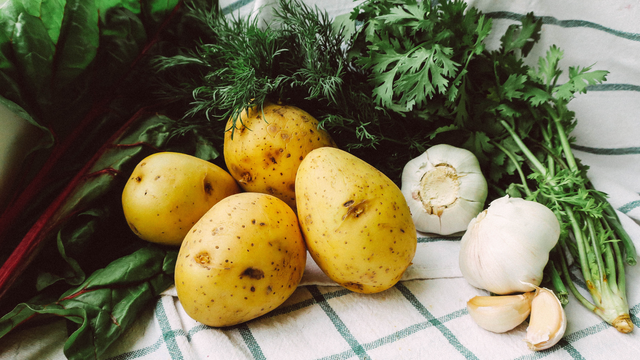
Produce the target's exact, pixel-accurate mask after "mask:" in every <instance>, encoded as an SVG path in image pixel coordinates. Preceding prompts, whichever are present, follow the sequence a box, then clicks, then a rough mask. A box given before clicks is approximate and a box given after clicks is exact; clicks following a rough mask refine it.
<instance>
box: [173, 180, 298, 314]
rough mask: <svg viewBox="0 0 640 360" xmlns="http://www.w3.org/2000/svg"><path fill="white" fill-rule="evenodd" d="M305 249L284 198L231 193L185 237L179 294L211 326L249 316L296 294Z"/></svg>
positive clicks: (189, 311)
mask: <svg viewBox="0 0 640 360" xmlns="http://www.w3.org/2000/svg"><path fill="white" fill-rule="evenodd" d="M306 252H307V250H306V247H305V244H304V239H303V238H302V233H301V232H300V226H299V224H298V218H297V217H296V214H295V213H294V212H293V210H292V209H291V208H290V207H289V206H288V205H287V204H286V203H284V202H283V201H282V200H280V199H278V198H276V197H275V196H272V195H268V194H262V193H252V192H246V193H241V194H237V195H233V196H230V197H228V198H226V199H223V200H222V201H220V202H219V203H218V204H216V205H215V206H214V207H212V208H211V210H209V211H208V212H207V213H206V214H205V215H204V216H203V217H202V218H201V219H200V221H198V222H197V223H196V225H195V226H194V227H193V229H191V231H190V232H189V234H187V236H186V237H185V239H184V242H183V243H182V246H181V247H180V252H179V254H178V259H177V262H176V270H175V284H176V290H177V292H178V298H179V299H180V302H181V303H182V305H183V306H184V310H185V311H186V313H187V314H188V315H189V316H191V317H192V318H193V319H195V320H197V321H199V322H201V323H203V324H206V325H209V326H214V327H223V326H230V325H235V324H239V323H242V322H245V321H249V320H251V319H254V318H256V317H258V316H261V315H264V314H266V313H267V312H269V311H271V310H273V309H275V308H276V307H278V306H279V305H281V304H282V303H283V302H284V301H285V300H286V299H287V298H289V296H291V294H292V293H293V291H294V290H295V289H296V287H297V286H298V284H299V283H300V280H301V279H302V273H303V272H304V268H305V265H306V260H307V258H306Z"/></svg>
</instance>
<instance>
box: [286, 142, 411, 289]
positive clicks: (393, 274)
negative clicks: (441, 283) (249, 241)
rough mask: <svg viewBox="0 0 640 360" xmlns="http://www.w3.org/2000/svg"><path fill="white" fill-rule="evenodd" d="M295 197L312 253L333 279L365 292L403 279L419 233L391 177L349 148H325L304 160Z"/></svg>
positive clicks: (315, 151)
mask: <svg viewBox="0 0 640 360" xmlns="http://www.w3.org/2000/svg"><path fill="white" fill-rule="evenodd" d="M296 196H297V203H298V218H299V220H300V227H301V229H302V232H303V234H304V237H305V241H306V243H307V247H308V249H309V253H310V254H311V256H312V257H313V259H314V260H315V261H316V263H317V264H318V266H319V267H320V268H321V269H322V270H323V271H324V273H325V274H326V275H327V276H328V277H329V278H331V279H332V280H333V281H335V282H337V283H338V284H340V285H342V286H344V287H345V288H347V289H349V290H352V291H355V292H361V293H376V292H380V291H383V290H386V289H388V288H390V287H392V286H393V285H395V284H396V283H397V282H398V280H400V278H401V277H402V274H403V273H404V272H405V270H406V269H407V267H408V266H409V265H410V264H411V261H412V260H413V256H414V255H415V252H416V246H417V233H416V229H415V226H414V224H413V221H412V220H411V213H410V212H409V207H408V206H407V203H406V200H405V199H404V196H403V195H402V192H401V191H400V189H399V188H398V186H397V185H396V184H394V183H393V182H392V181H391V180H390V179H389V178H388V177H387V176H385V175H384V174H383V173H381V172H380V171H378V170H377V169H375V168H374V167H373V166H371V165H369V164H367V163H366V162H364V161H362V160H361V159H359V158H357V157H355V156H353V155H351V154H349V153H347V152H346V151H342V150H339V149H335V148H320V149H316V150H313V151H311V152H310V153H309V154H308V155H307V156H306V157H305V159H304V160H303V161H302V163H301V164H300V168H299V169H298V175H297V178H296Z"/></svg>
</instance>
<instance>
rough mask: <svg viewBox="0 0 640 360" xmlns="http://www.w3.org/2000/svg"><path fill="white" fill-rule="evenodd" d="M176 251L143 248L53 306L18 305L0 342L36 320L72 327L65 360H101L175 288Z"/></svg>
mask: <svg viewBox="0 0 640 360" xmlns="http://www.w3.org/2000/svg"><path fill="white" fill-rule="evenodd" d="M176 257H177V250H163V249H160V248H158V247H153V246H149V247H143V248H141V249H139V250H137V251H135V252H133V253H132V254H130V255H126V256H123V257H121V258H119V259H117V260H115V261H113V262H112V263H110V264H109V265H108V266H107V267H105V268H104V269H100V270H97V271H95V272H94V273H93V274H92V275H91V276H90V277H89V278H88V279H87V280H86V281H85V282H83V283H82V284H80V286H78V287H77V288H74V289H71V290H69V291H67V292H65V293H64V294H62V296H61V297H60V298H59V299H58V300H56V301H55V302H52V303H30V304H28V303H22V304H20V305H18V306H17V307H16V308H15V309H14V310H13V311H11V312H10V313H8V314H6V315H5V316H3V317H2V318H1V319H0V337H1V336H4V335H5V334H7V333H8V332H9V331H11V330H12V329H13V328H15V327H16V326H18V325H19V324H21V323H23V322H25V321H27V320H29V319H31V318H33V317H34V316H44V315H53V316H58V317H63V318H65V319H67V320H69V321H70V322H71V323H73V324H74V325H75V326H74V329H73V332H72V334H71V336H70V337H69V339H68V340H67V342H66V343H65V346H64V353H65V355H66V356H67V358H68V359H92V358H99V357H100V356H101V355H102V354H103V353H104V352H105V350H106V349H107V348H108V347H109V345H111V344H112V343H113V342H114V341H115V340H116V339H117V338H118V337H119V336H120V335H121V334H122V333H123V332H124V331H125V330H126V329H127V328H128V327H129V326H130V325H131V324H132V323H133V321H134V320H135V319H136V315H138V314H139V313H140V311H141V310H143V308H144V307H145V306H147V305H148V304H149V301H151V300H152V299H154V298H155V297H156V296H158V295H159V294H160V293H161V292H162V291H164V290H165V289H166V288H167V287H168V286H170V285H171V284H172V283H173V271H174V267H175V261H176Z"/></svg>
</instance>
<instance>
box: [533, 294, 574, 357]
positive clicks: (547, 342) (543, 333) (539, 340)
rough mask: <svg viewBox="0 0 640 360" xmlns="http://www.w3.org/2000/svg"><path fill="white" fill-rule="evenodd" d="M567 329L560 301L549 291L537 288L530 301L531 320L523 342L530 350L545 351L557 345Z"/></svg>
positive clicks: (565, 317)
mask: <svg viewBox="0 0 640 360" xmlns="http://www.w3.org/2000/svg"><path fill="white" fill-rule="evenodd" d="M566 329H567V316H566V314H565V312H564V308H563V307H562V304H561V303H560V300H558V298H557V297H556V295H555V294H554V293H553V292H552V291H551V290H549V289H546V288H538V289H537V290H536V295H535V296H534V298H533V300H532V301H531V318H530V319H529V327H527V336H526V338H525V341H526V343H527V345H528V346H529V348H530V349H531V350H535V351H540V350H545V349H548V348H550V347H552V346H553V345H555V344H557V343H558V341H560V339H562V336H564V332H565V330H566Z"/></svg>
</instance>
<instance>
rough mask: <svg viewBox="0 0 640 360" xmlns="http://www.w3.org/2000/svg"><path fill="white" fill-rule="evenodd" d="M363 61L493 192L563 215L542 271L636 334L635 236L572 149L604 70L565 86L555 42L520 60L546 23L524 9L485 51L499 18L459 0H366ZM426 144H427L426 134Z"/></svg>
mask: <svg viewBox="0 0 640 360" xmlns="http://www.w3.org/2000/svg"><path fill="white" fill-rule="evenodd" d="M352 19H353V20H354V21H361V22H362V26H361V27H360V28H359V30H358V32H357V33H356V35H355V37H354V38H355V42H354V49H355V50H356V51H357V52H358V53H359V54H360V58H359V59H358V60H357V61H356V62H357V63H358V64H359V65H361V66H362V67H363V68H365V69H367V70H368V71H369V78H368V79H369V80H368V81H369V84H370V85H371V86H372V87H373V92H372V94H373V99H374V101H375V102H376V104H377V105H378V106H379V107H381V108H383V109H385V110H386V111H388V112H390V113H396V114H400V115H401V116H402V117H403V118H404V119H405V120H403V121H405V122H411V121H413V123H417V121H418V120H419V119H422V120H423V122H422V124H420V125H419V126H420V127H422V128H423V129H428V131H429V136H428V137H427V139H428V140H429V141H430V142H431V143H432V144H434V143H439V142H444V143H450V144H454V145H458V146H462V147H464V148H467V149H469V150H471V151H473V152H474V153H475V154H476V156H477V157H478V159H479V160H480V161H481V164H482V167H483V171H484V173H485V175H486V176H487V177H488V180H489V183H490V185H491V186H492V192H493V197H494V198H495V197H497V196H503V195H505V194H509V195H511V196H516V197H524V198H526V199H528V200H532V201H537V202H540V203H542V204H544V205H546V206H547V207H549V208H550V209H551V210H553V211H554V213H555V214H556V216H557V218H558V220H559V222H560V224H561V226H562V233H561V236H560V241H559V243H558V245H557V246H556V248H555V249H554V250H553V252H552V254H551V260H550V261H549V263H548V266H547V269H546V274H547V276H546V280H547V281H549V282H551V283H553V286H554V287H555V290H556V294H557V295H558V296H559V298H560V299H561V300H562V301H563V302H564V303H566V301H568V293H567V290H566V287H569V288H570V290H571V292H572V293H573V295H574V296H575V297H576V298H577V299H578V300H579V301H580V302H581V303H582V304H583V305H584V306H586V307H587V308H589V309H590V310H592V311H593V312H595V313H596V314H598V315H599V316H601V317H602V318H603V319H604V320H605V321H607V322H608V323H610V324H612V325H613V326H614V327H615V328H617V329H618V330H619V331H621V332H630V331H631V330H632V329H633V323H632V322H631V320H630V318H629V306H628V303H627V299H626V282H625V274H624V265H625V264H624V263H625V261H626V263H627V264H628V265H634V264H635V263H636V251H635V248H634V246H633V244H632V242H631V241H630V238H629V236H628V234H626V232H625V231H624V230H623V229H622V227H621V226H620V222H619V220H618V218H617V217H616V215H615V212H614V211H613V209H612V208H611V205H609V203H608V202H607V201H606V195H605V194H603V193H601V192H599V191H596V190H595V189H593V187H592V186H591V184H590V182H589V179H588V178H587V176H586V170H587V168H586V166H583V165H582V164H581V163H580V161H579V160H578V159H576V158H575V157H574V155H573V153H572V150H571V143H572V142H573V138H571V137H570V133H571V131H572V130H573V128H574V127H575V125H576V119H575V116H574V115H575V114H574V113H573V112H572V111H570V110H569V109H568V107H567V105H568V103H569V101H570V100H571V99H573V98H574V97H575V96H576V95H577V94H579V93H584V92H586V89H587V86H589V85H594V84H597V83H600V82H602V81H604V80H605V78H606V75H607V72H606V71H601V70H600V71H597V70H592V68H591V67H569V68H568V69H569V70H568V80H566V82H564V83H562V84H560V82H559V79H560V75H561V74H562V70H561V69H560V66H559V62H560V60H561V58H562V51H561V50H560V49H559V48H557V47H556V46H552V47H551V48H550V49H549V50H548V52H547V54H546V56H544V57H541V58H540V59H539V61H538V66H537V68H533V67H529V66H527V65H525V64H524V61H523V58H525V57H526V56H527V55H528V54H529V52H530V50H531V49H532V47H533V45H534V44H535V43H536V41H537V40H538V39H539V38H540V29H541V26H542V23H541V21H540V20H539V19H536V18H535V17H534V16H533V14H527V15H526V16H525V17H524V18H523V19H522V23H521V24H520V25H511V26H509V28H508V29H507V30H506V32H505V34H504V35H503V36H502V37H501V42H500V45H501V46H500V48H499V49H497V50H494V51H489V50H487V49H485V47H484V45H483V40H484V39H486V37H487V35H488V34H489V33H490V31H491V20H490V19H488V18H487V17H486V16H485V15H483V14H481V13H480V12H478V11H477V10H475V9H473V8H471V9H466V4H465V3H464V2H463V1H460V0H455V1H440V2H438V3H437V4H436V3H431V2H430V1H422V2H419V3H418V2H417V1H415V0H406V1H400V0H391V1H386V0H370V1H366V2H365V3H363V4H362V5H361V6H359V7H357V8H356V9H355V10H354V11H353V13H352ZM423 145H424V146H428V145H427V144H425V143H423ZM569 259H575V263H576V264H577V266H578V267H579V268H580V270H581V274H582V276H583V278H584V280H585V282H586V283H587V284H588V285H589V286H588V290H589V292H590V294H591V297H592V300H593V302H590V301H589V300H587V299H586V298H585V297H584V296H582V295H581V293H580V292H579V291H578V290H577V289H576V287H575V285H574V283H573V280H572V278H571V273H570V271H569V267H568V265H567V263H568V260H569Z"/></svg>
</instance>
